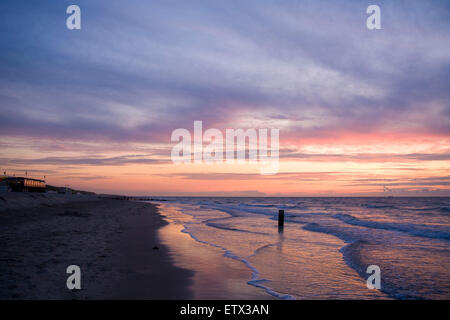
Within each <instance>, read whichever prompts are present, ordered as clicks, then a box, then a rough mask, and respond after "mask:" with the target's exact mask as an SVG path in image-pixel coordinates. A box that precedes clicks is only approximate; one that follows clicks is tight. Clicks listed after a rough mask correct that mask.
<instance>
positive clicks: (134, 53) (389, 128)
mask: <svg viewBox="0 0 450 320" xmlns="http://www.w3.org/2000/svg"><path fill="white" fill-rule="evenodd" d="M70 4H77V5H79V6H80V8H81V21H82V22H81V23H82V29H81V30H68V29H67V28H66V18H67V17H68V15H67V14H66V8H67V6H69V5H70ZM370 4H377V5H379V6H380V8H381V25H382V29H381V30H368V29H367V27H366V19H367V17H368V14H367V13H366V8H367V6H368V5H370ZM449 18H450V3H449V2H448V1H397V0H389V1H379V0H374V1H343V0H340V1H330V0H326V1H295V0H286V1H283V0H279V1H275V0H271V1H269V0H258V1H256V0H235V1H230V0H217V1H207V0H203V1H197V0H193V1H170V0H164V1H151V0H148V1H136V0H133V1H118V0H109V1H93V0H89V1H82V0H73V1H39V2H36V1H22V0H14V1H9V0H2V1H1V2H0V38H1V43H0V49H1V50H0V111H1V116H0V151H1V152H0V168H1V169H2V170H1V171H2V172H1V173H3V171H6V172H7V174H13V173H15V174H16V175H24V172H25V171H28V175H29V176H32V177H36V178H42V177H43V176H44V175H45V176H46V181H47V183H48V184H52V185H58V186H64V185H69V186H70V187H72V188H77V189H83V190H89V191H95V192H103V193H117V194H129V195H223V196H234V195H235V196H339V195H343V196H348V195H355V196H360V195H423V196H426V195H447V196H450V165H449V164H450V161H449V160H450V19H449ZM194 120H201V121H203V127H204V128H205V129H207V128H217V129H219V130H221V131H223V132H225V129H227V128H236V129H237V128H242V129H247V128H256V129H258V128H278V129H280V170H279V173H278V174H276V175H272V176H263V175H260V171H259V166H258V165H250V164H240V165H239V164H215V165H206V164H184V165H175V164H173V163H172V161H171V159H170V154H171V149H172V147H173V145H174V143H172V142H171V141H170V138H171V133H172V131H173V130H175V129H177V128H186V129H188V130H189V131H191V132H192V131H193V124H194ZM384 186H385V187H384Z"/></svg>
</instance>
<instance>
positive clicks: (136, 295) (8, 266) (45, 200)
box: [0, 193, 192, 299]
mask: <svg viewBox="0 0 450 320" xmlns="http://www.w3.org/2000/svg"><path fill="white" fill-rule="evenodd" d="M0 205H1V207H0V247H1V250H0V299H185V298H189V297H190V295H191V294H190V292H189V289H188V287H189V284H190V281H191V280H190V279H191V276H192V272H191V271H188V270H185V269H181V268H178V267H175V266H174V264H173V262H172V260H171V258H170V257H169V253H168V250H167V247H166V246H164V244H162V243H161V242H160V241H159V240H158V238H157V231H158V229H159V228H160V227H162V226H164V225H165V224H166V222H165V221H164V220H163V219H162V218H161V217H160V215H159V214H158V210H157V206H156V205H153V204H149V203H141V202H133V201H126V200H115V199H108V198H99V197H98V196H93V195H59V194H32V193H2V194H0ZM155 247H157V248H158V249H156V248H155ZM69 265H78V266H79V267H80V268H81V287H82V289H81V290H72V291H71V290H68V289H67V287H66V280H67V277H68V276H69V274H66V268H67V267H68V266H69Z"/></svg>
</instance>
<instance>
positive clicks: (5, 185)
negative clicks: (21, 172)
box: [0, 177, 45, 192]
mask: <svg viewBox="0 0 450 320" xmlns="http://www.w3.org/2000/svg"><path fill="white" fill-rule="evenodd" d="M0 191H6V192H7V191H13V192H45V181H44V180H39V179H31V178H24V177H0Z"/></svg>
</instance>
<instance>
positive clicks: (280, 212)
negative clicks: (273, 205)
mask: <svg viewBox="0 0 450 320" xmlns="http://www.w3.org/2000/svg"><path fill="white" fill-rule="evenodd" d="M283 226H284V210H278V227H279V228H280V227H281V228H282V227H283Z"/></svg>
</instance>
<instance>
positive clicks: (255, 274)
mask: <svg viewBox="0 0 450 320" xmlns="http://www.w3.org/2000/svg"><path fill="white" fill-rule="evenodd" d="M187 225H188V224H186V225H184V229H183V230H181V232H183V233H186V234H188V235H189V236H190V237H191V238H192V239H194V240H195V241H197V242H200V243H203V244H207V245H210V246H212V247H215V248H218V249H221V250H222V251H223V252H224V253H223V256H224V257H227V258H230V259H233V260H237V261H240V262H242V263H244V264H245V265H246V266H247V267H248V268H249V269H250V270H251V272H252V278H251V279H250V280H249V281H248V282H247V284H249V285H251V286H254V287H256V288H260V289H263V290H264V291H266V292H267V293H268V294H270V295H271V296H273V297H276V298H279V299H282V300H293V299H294V297H293V296H291V295H288V294H283V293H280V292H277V291H275V290H273V289H272V288H270V287H268V286H266V285H264V283H268V282H270V280H268V279H260V278H259V271H258V269H256V268H255V267H254V266H253V265H252V264H251V263H250V261H248V259H249V258H250V257H252V256H254V255H256V254H257V253H258V251H259V250H261V249H264V248H266V247H268V246H270V245H271V244H267V245H264V246H262V247H261V248H257V249H256V250H255V251H254V252H253V254H251V255H250V256H248V257H247V258H242V257H239V256H238V255H236V254H234V253H233V252H232V251H231V250H229V249H228V248H225V247H222V246H219V245H217V244H214V243H212V242H208V241H204V240H201V239H199V238H198V237H197V236H196V235H194V234H193V233H192V232H190V231H189V230H188V227H187Z"/></svg>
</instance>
